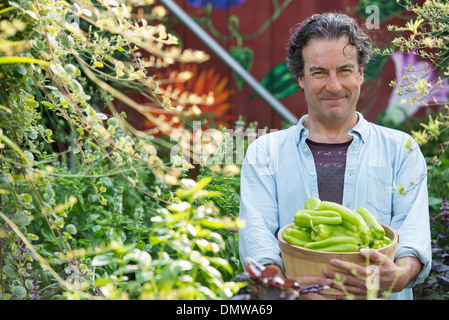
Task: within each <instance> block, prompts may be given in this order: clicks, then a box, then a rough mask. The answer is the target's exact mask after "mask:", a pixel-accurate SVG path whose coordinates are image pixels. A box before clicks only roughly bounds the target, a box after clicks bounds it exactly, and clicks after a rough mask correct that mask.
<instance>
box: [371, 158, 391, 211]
mask: <svg viewBox="0 0 449 320" xmlns="http://www.w3.org/2000/svg"><path fill="white" fill-rule="evenodd" d="M392 181H393V170H392V168H390V167H374V166H370V167H369V179H368V203H369V204H370V205H371V206H372V207H373V209H375V210H377V212H378V213H380V214H390V213H391V199H392V194H393V185H392Z"/></svg>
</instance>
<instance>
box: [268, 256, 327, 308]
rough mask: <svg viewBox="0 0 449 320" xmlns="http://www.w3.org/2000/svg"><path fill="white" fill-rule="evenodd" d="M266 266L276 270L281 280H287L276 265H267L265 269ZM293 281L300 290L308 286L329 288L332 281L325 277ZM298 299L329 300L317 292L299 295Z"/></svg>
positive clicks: (297, 278) (303, 278)
mask: <svg viewBox="0 0 449 320" xmlns="http://www.w3.org/2000/svg"><path fill="white" fill-rule="evenodd" d="M267 266H272V267H274V268H276V270H277V271H278V276H279V277H281V278H283V279H286V278H287V277H286V276H285V273H284V271H283V270H282V268H281V267H279V266H278V265H276V264H269V265H266V267H267ZM294 280H295V281H297V282H298V283H299V285H300V287H301V289H304V288H306V287H308V286H312V285H321V286H324V285H326V286H331V285H332V279H327V278H325V277H296V278H294ZM299 299H300V300H330V299H328V298H326V297H324V296H323V295H321V294H319V293H317V292H313V293H307V294H301V295H300V297H299Z"/></svg>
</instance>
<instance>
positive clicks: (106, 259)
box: [92, 254, 113, 266]
mask: <svg viewBox="0 0 449 320" xmlns="http://www.w3.org/2000/svg"><path fill="white" fill-rule="evenodd" d="M112 262H113V259H112V257H111V256H110V255H106V254H101V255H98V256H95V257H94V258H93V259H92V265H93V266H105V265H107V264H110V263H112Z"/></svg>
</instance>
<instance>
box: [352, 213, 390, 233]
mask: <svg viewBox="0 0 449 320" xmlns="http://www.w3.org/2000/svg"><path fill="white" fill-rule="evenodd" d="M355 212H357V213H358V214H360V215H361V216H362V218H363V220H365V222H366V224H367V225H368V228H369V229H370V231H371V233H372V234H373V236H374V238H376V239H378V240H381V239H383V238H384V236H385V230H384V228H382V226H381V225H380V223H379V221H377V219H376V217H375V216H374V215H373V214H372V213H371V212H370V211H368V210H367V209H365V208H358V209H357V210H355Z"/></svg>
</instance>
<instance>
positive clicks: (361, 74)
mask: <svg viewBox="0 0 449 320" xmlns="http://www.w3.org/2000/svg"><path fill="white" fill-rule="evenodd" d="M363 67H364V65H363V64H361V65H360V71H359V73H360V77H361V78H362V83H363V81H364V80H365V77H364V76H363Z"/></svg>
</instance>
